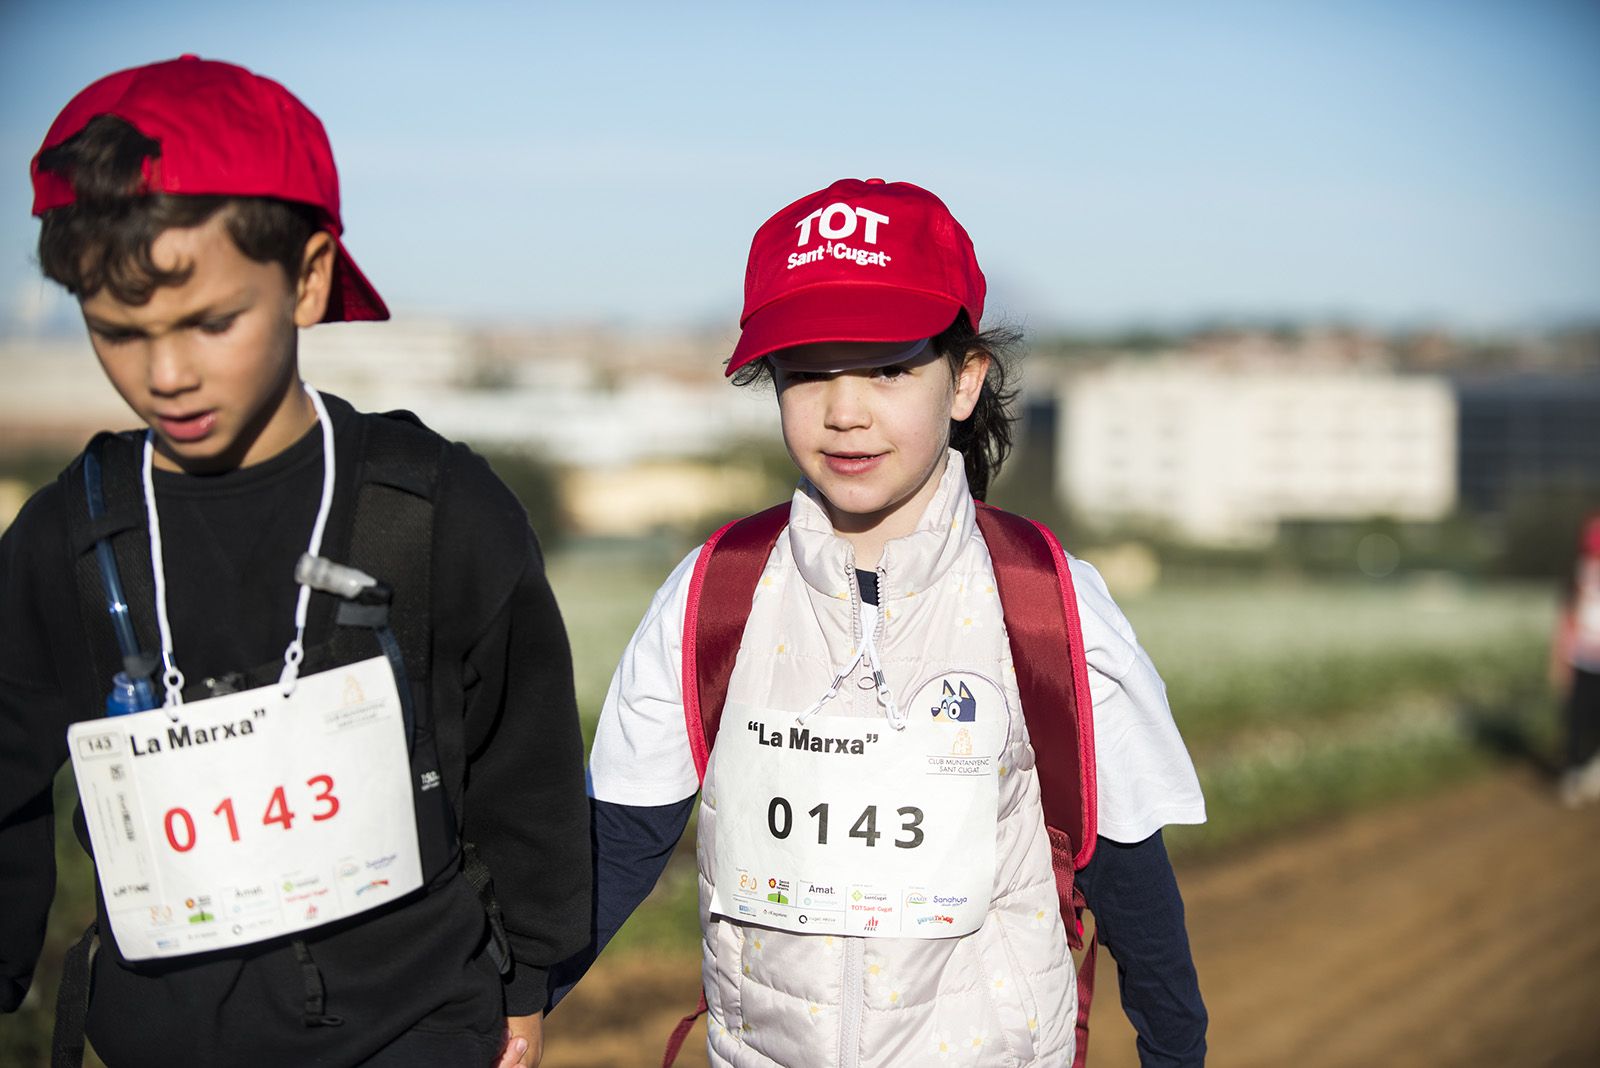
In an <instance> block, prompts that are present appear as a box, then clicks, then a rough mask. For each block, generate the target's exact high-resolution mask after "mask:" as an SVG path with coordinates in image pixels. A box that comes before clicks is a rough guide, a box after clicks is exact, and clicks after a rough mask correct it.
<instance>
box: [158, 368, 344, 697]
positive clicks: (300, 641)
mask: <svg viewBox="0 0 1600 1068" xmlns="http://www.w3.org/2000/svg"><path fill="white" fill-rule="evenodd" d="M305 391H306V395H307V396H308V397H310V398H311V406H312V407H313V408H314V409H316V412H317V422H318V423H319V424H320V425H321V427H322V500H321V502H320V503H319V504H318V505H317V519H316V522H315V523H313V524H312V525H311V547H310V548H309V549H308V550H307V551H308V552H309V553H310V554H311V555H312V556H318V555H320V554H321V551H322V532H323V531H324V530H326V529H327V526H328V513H329V512H331V511H332V510H333V483H334V476H335V464H334V451H333V420H332V419H330V418H328V409H327V406H326V405H324V404H323V403H322V394H320V393H318V392H317V391H316V390H314V389H312V388H311V387H310V386H305ZM154 459H155V432H154V431H146V432H145V437H144V469H143V471H142V477H143V480H144V508H145V516H146V520H147V522H148V524H149V528H150V570H151V571H152V572H153V573H154V575H155V586H156V625H157V626H158V627H159V628H160V630H161V663H162V666H163V671H162V674H161V682H162V685H163V686H164V687H165V689H166V707H167V708H168V709H174V708H176V707H177V706H178V705H181V704H183V682H184V680H183V672H182V671H180V670H178V661H177V657H176V656H174V654H173V651H172V625H171V623H169V622H168V620H167V569H166V566H165V564H164V562H163V556H162V551H161V515H160V512H159V511H158V510H157V508H156V483H155V477H154V475H153V474H152V468H153V466H154ZM310 603H311V587H309V586H304V585H302V586H301V587H300V596H299V600H297V601H296V602H295V610H294V640H293V641H291V642H290V643H289V646H288V648H287V649H285V650H284V651H283V671H282V672H281V673H280V674H279V676H278V685H279V686H280V687H282V689H283V695H284V696H285V697H288V696H289V695H290V694H292V693H294V689H295V686H296V684H297V683H298V682H299V678H300V662H301V661H302V660H304V659H305V655H306V653H305V635H306V612H307V609H308V607H309V605H310ZM174 716H175V714H174Z"/></svg>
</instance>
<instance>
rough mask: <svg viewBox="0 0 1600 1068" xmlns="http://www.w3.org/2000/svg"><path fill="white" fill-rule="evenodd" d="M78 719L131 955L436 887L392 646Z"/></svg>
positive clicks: (86, 777) (312, 921) (335, 915)
mask: <svg viewBox="0 0 1600 1068" xmlns="http://www.w3.org/2000/svg"><path fill="white" fill-rule="evenodd" d="M168 712H169V710H167V709H154V710H152V711H149V712H137V713H133V714H131V715H126V716H118V717H115V718H112V719H97V720H90V721H87V722H83V723H75V724H73V725H72V727H71V728H70V729H69V730H68V731H67V743H68V745H69V746H70V747H71V752H72V767H73V771H74V772H75V773H76V775H77V779H78V796H79V798H80V799H81V800H82V803H83V814H84V819H85V821H86V822H87V823H88V826H89V839H90V841H91V842H92V843H93V845H94V854H95V866H96V868H97V869H98V871H99V875H100V887H101V891H102V892H103V894H104V896H105V903H106V915H107V917H108V918H109V920H110V922H111V929H112V931H113V932H114V933H115V935H116V938H117V945H118V947H119V948H120V949H121V950H122V955H123V956H124V957H125V958H127V959H128V960H147V959H150V958H153V957H175V956H182V955H185V954H190V953H205V952H210V951H212V950H217V949H226V948H228V947H231V946H240V945H246V944H249V943H251V942H259V941H262V940H263V939H268V938H275V937H277V936H279V935H285V934H292V933H294V932H297V931H303V930H306V929H307V928H311V927H317V926H320V925H322V924H325V923H329V922H331V921H333V920H337V919H341V918H343V917H346V916H351V915H354V914H356V913H359V912H365V911H366V910H367V909H371V908H376V907H377V906H379V905H384V904H387V903H389V902H391V901H393V900H395V899H396V898H398V897H401V896H403V895H405V894H408V893H410V892H411V891H413V890H415V889H417V888H418V887H419V886H421V885H422V867H421V862H420V859H419V856H418V849H417V829H416V819H415V816H414V814H413V811H414V804H413V794H412V787H411V762H410V758H409V756H408V754H407V746H406V736H405V728H404V723H403V719H402V716H401V711H400V697H399V693H398V692H397V690H396V689H395V682H394V674H393V672H392V671H391V670H390V667H389V663H388V661H387V660H385V659H384V658H383V657H374V658H373V659H371V660H366V661H363V662H361V663H358V664H352V665H349V666H347V667H341V668H337V669H334V670H332V671H325V672H321V673H319V674H316V675H309V676H305V677H302V678H301V679H300V680H299V684H298V686H297V687H296V689H295V692H294V694H293V695H292V696H290V697H287V698H285V697H284V696H283V695H282V692H281V691H280V689H279V688H278V686H276V685H272V686H263V687H261V688H259V689H255V690H248V691H245V692H243V693H234V694H227V695H225V696H222V697H214V698H211V699H209V700H205V701H197V702H195V703H193V704H185V705H182V706H181V707H179V708H178V709H177V717H178V718H177V719H176V720H174V719H173V718H172V717H171V716H170V715H169V714H168Z"/></svg>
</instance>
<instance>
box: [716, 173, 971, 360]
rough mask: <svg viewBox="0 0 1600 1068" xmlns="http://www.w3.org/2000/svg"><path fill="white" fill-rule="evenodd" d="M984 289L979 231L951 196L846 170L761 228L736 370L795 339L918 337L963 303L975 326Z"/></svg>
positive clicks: (748, 273) (748, 275)
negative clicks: (954, 208)
mask: <svg viewBox="0 0 1600 1068" xmlns="http://www.w3.org/2000/svg"><path fill="white" fill-rule="evenodd" d="M983 295H984V281H983V272H982V271H980V270H979V269H978V258H977V255H976V253H974V252H973V250H972V239H971V238H969V237H968V236H967V231H966V230H964V229H963V228H962V226H961V224H960V223H958V222H956V220H955V216H953V215H951V214H950V209H949V208H947V207H945V206H944V202H943V201H941V200H940V199H939V198H938V197H936V196H934V195H933V194H932V193H930V192H928V191H927V190H926V189H923V188H921V187H919V186H915V185H912V184H911V183H910V182H885V181H884V180H883V179H881V178H868V179H867V180H866V181H861V180H859V179H855V178H845V179H841V180H840V181H837V182H834V183H833V184H832V185H830V186H828V188H826V189H823V190H820V191H819V192H816V193H812V194H811V195H810V196H807V197H802V198H800V199H799V200H797V201H795V202H794V203H793V204H790V205H789V206H788V207H787V208H784V209H783V210H782V211H780V212H778V213H777V214H776V215H774V216H773V217H772V218H770V219H768V220H767V221H766V222H765V223H763V224H762V225H761V229H759V230H757V231H756V236H755V240H754V241H752V242H751V243H750V263H749V266H748V267H747V268H746V269H745V276H744V313H743V314H742V315H741V316H740V317H739V325H740V326H741V327H742V328H743V333H742V334H741V335H740V337H739V344H738V345H737V346H735V348H734V350H733V356H732V357H731V358H730V359H729V360H728V370H727V373H728V374H730V375H731V374H733V373H734V372H735V371H737V370H738V369H739V368H741V367H743V366H745V365H746V364H748V363H751V362H752V361H754V360H759V359H760V358H761V357H763V356H766V355H767V354H769V353H772V352H776V351H778V350H779V349H786V348H789V347H791V346H794V345H809V344H814V343H816V342H821V341H907V342H910V341H918V340H921V339H922V338H927V337H932V336H934V335H935V334H938V333H940V332H941V331H943V330H944V329H945V328H946V327H948V326H949V325H950V324H951V323H952V322H954V321H955V318H956V314H957V313H958V312H960V311H962V310H965V311H966V313H967V318H968V319H969V320H971V322H972V325H973V328H974V329H976V328H977V327H978V323H979V321H980V320H981V319H982V318H983Z"/></svg>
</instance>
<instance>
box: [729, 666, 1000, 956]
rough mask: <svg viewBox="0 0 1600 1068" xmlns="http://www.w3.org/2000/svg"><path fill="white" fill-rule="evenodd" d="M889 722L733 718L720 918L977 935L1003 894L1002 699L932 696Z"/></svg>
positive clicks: (884, 933)
mask: <svg viewBox="0 0 1600 1068" xmlns="http://www.w3.org/2000/svg"><path fill="white" fill-rule="evenodd" d="M907 715H908V717H909V722H908V724H907V726H906V728H905V729H904V730H901V731H897V730H895V729H894V728H893V727H891V726H889V724H888V722H887V721H886V720H883V719H878V718H860V717H854V716H824V715H817V716H813V717H811V718H809V719H807V720H806V721H805V723H804V724H800V723H797V722H796V719H795V716H794V715H793V713H785V712H778V711H773V710H770V709H754V708H750V707H747V706H739V705H734V704H730V705H728V706H727V708H726V710H725V712H724V714H723V718H722V727H721V730H720V731H719V732H718V735H717V743H716V768H715V779H714V785H715V791H716V796H715V804H716V809H717V833H716V856H715V864H716V880H715V886H714V889H713V892H712V899H711V911H712V912H714V913H718V914H720V915H724V916H728V917H731V918H733V919H738V920H744V921H747V922H752V923H759V924H763V925H765V926H768V927H776V928H780V929H782V930H787V931H798V932H807V933H823V934H846V935H864V936H877V937H892V938H947V937H951V936H953V935H963V934H968V933H970V932H972V931H975V930H977V929H978V928H979V927H980V926H981V925H982V924H983V920H984V916H985V914H986V913H987V912H988V908H989V897H990V894H991V892H992V889H993V884H994V866H995V856H994V843H995V827H996V813H997V810H998V804H999V794H1000V790H999V757H1000V753H1001V750H1002V747H1003V745H1004V742H1005V738H1006V729H1007V711H1006V704H1005V698H1004V696H1003V695H1002V694H1001V691H1000V688H999V687H998V686H996V685H995V684H994V683H992V682H990V681H989V680H988V679H985V678H983V677H982V676H979V675H974V674H971V673H967V672H952V673H950V674H948V675H945V676H943V677H941V678H939V679H936V680H934V681H933V682H932V683H930V684H928V685H927V686H924V687H923V688H922V690H921V691H919V692H918V693H917V695H916V697H915V698H914V699H913V701H912V703H911V705H910V706H909V710H908V712H907Z"/></svg>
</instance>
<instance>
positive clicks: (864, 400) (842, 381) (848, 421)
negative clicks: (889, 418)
mask: <svg viewBox="0 0 1600 1068" xmlns="http://www.w3.org/2000/svg"><path fill="white" fill-rule="evenodd" d="M871 385H872V384H871V383H870V382H869V381H868V380H867V379H865V378H863V377H862V376H860V375H853V374H837V375H834V376H832V377H831V378H829V379H828V381H827V382H826V383H824V385H823V388H824V389H826V390H827V395H826V397H825V399H824V401H823V411H822V417H823V421H824V422H825V423H826V424H827V426H828V429H829V430H858V429H860V428H862V427H867V426H871V425H872V405H871V403H870V398H869V396H868V391H869V390H870V389H871Z"/></svg>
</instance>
